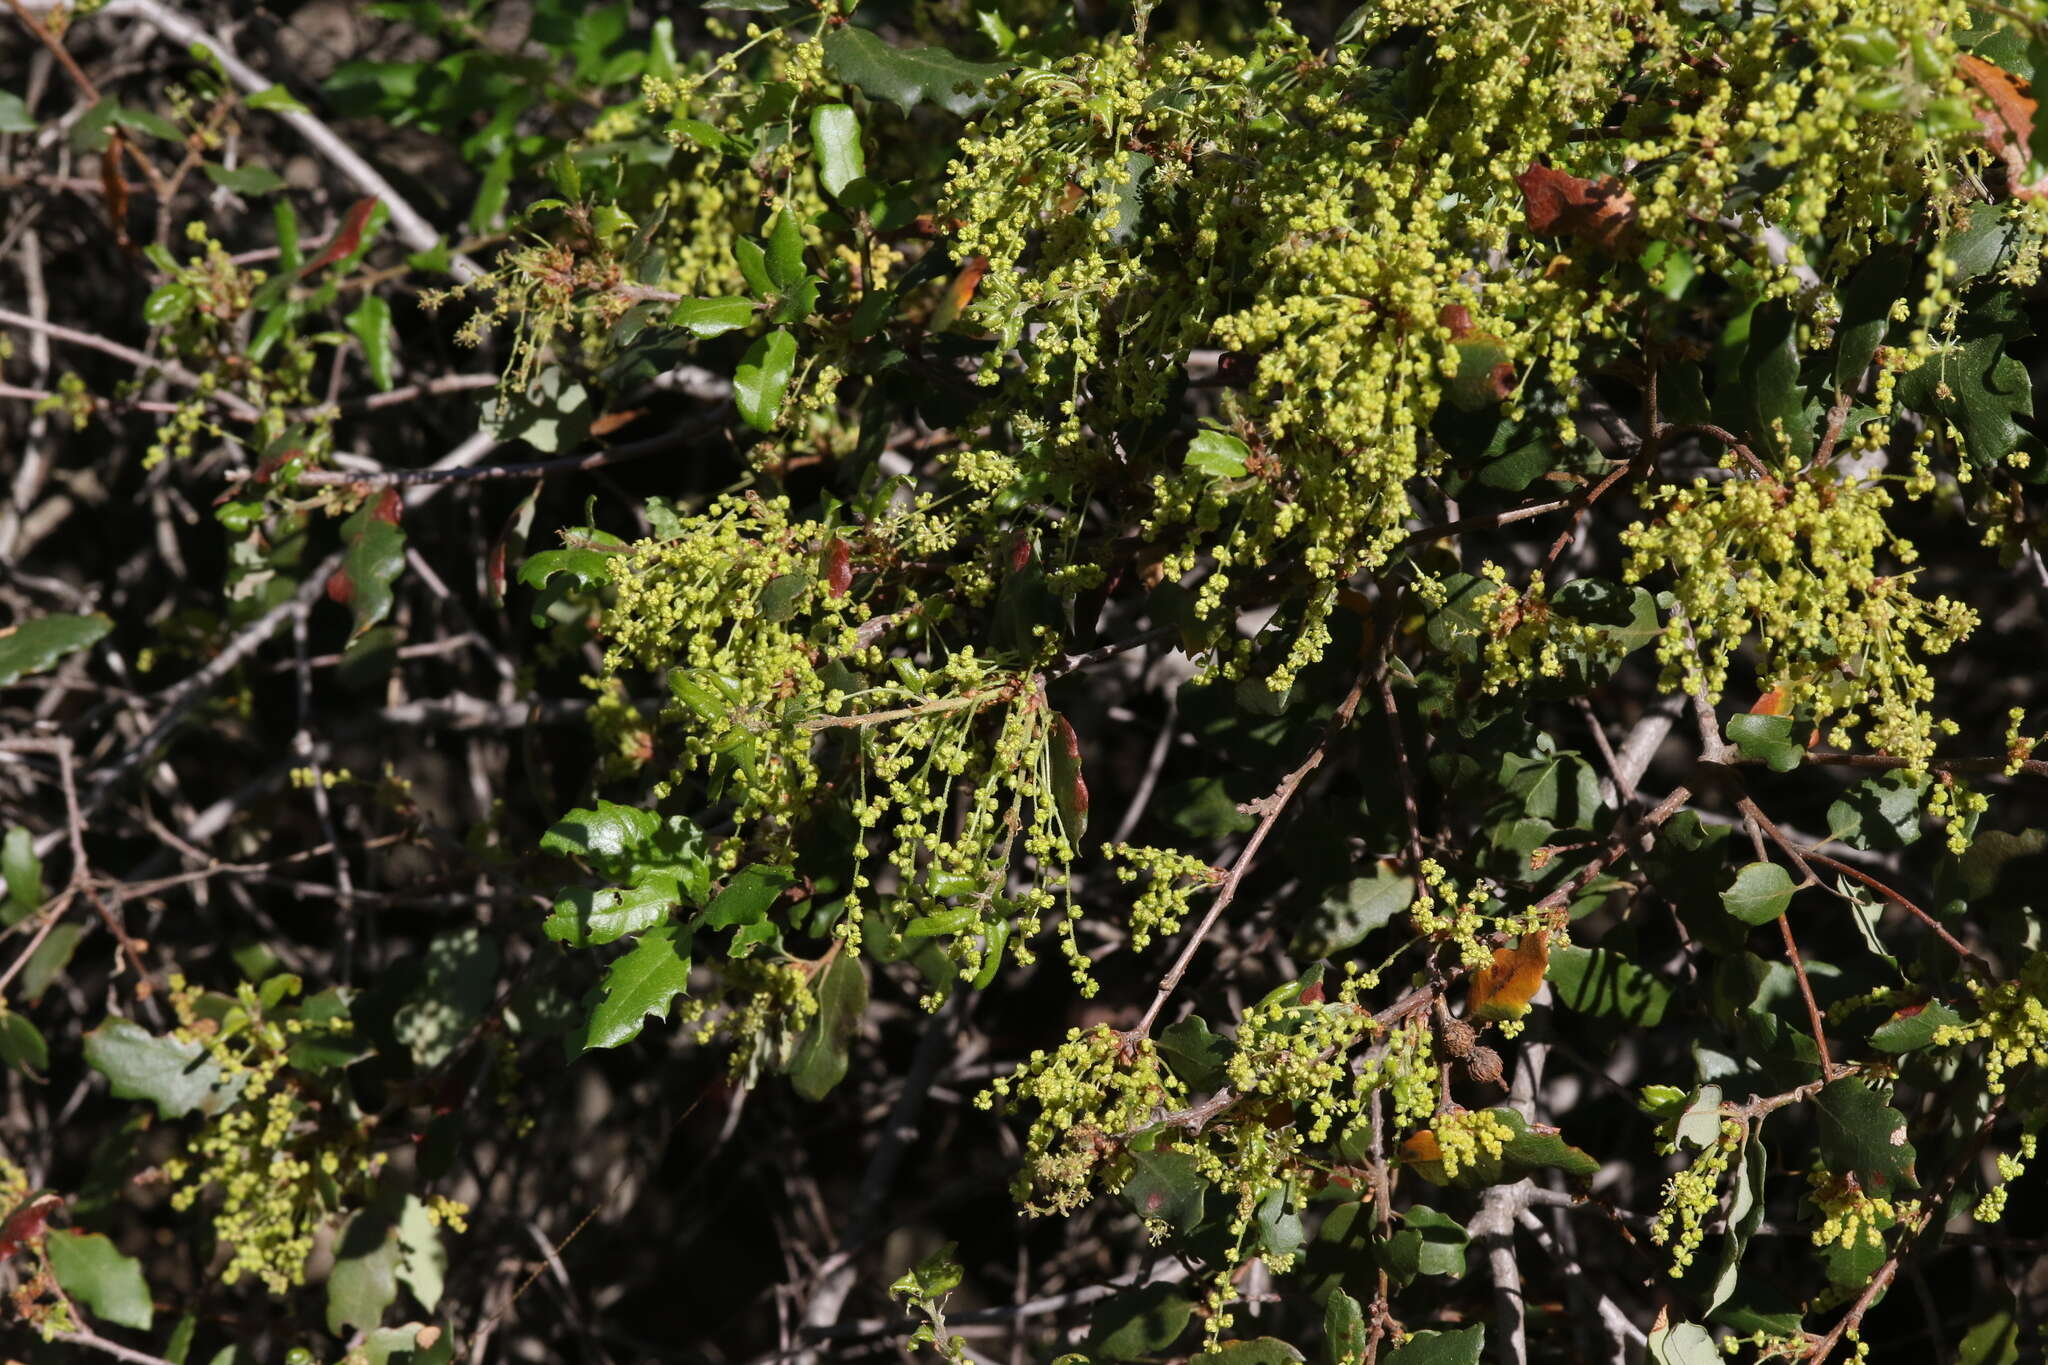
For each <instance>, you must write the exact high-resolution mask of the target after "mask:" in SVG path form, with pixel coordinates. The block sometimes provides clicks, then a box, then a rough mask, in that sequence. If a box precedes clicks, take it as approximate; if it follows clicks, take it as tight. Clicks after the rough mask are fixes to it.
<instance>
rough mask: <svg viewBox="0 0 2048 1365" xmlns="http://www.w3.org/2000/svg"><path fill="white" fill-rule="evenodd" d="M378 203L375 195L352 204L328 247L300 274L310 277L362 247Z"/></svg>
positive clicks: (301, 268) (309, 262)
mask: <svg viewBox="0 0 2048 1365" xmlns="http://www.w3.org/2000/svg"><path fill="white" fill-rule="evenodd" d="M377 203H378V201H377V199H376V197H375V196H374V195H373V196H371V197H369V198H365V199H358V200H356V202H355V203H353V204H350V205H349V206H348V213H347V215H346V216H345V217H343V218H342V220H341V227H340V229H339V230H338V231H336V232H335V234H334V236H333V237H332V238H331V239H329V241H328V243H327V245H326V246H324V247H321V248H320V254H319V255H318V256H315V257H314V258H313V259H312V260H310V261H308V262H306V264H305V265H304V266H302V267H300V269H299V274H300V275H301V276H306V275H310V274H312V273H313V272H314V271H316V270H320V269H323V268H325V267H327V266H330V265H333V264H334V263H335V262H336V261H338V260H340V259H341V258H342V257H344V256H346V255H348V254H349V253H350V252H352V251H354V250H355V249H356V248H357V247H359V246H361V245H362V243H363V228H364V227H365V226H366V225H368V223H369V221H370V215H371V214H372V213H374V212H375V211H376V209H377Z"/></svg>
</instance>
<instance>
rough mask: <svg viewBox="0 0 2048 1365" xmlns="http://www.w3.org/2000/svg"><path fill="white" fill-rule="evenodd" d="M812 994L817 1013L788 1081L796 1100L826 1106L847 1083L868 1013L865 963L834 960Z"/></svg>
mask: <svg viewBox="0 0 2048 1365" xmlns="http://www.w3.org/2000/svg"><path fill="white" fill-rule="evenodd" d="M811 993H812V994H813V995H815V996H817V998H818V1012H817V1013H816V1014H815V1015H813V1016H811V1022H810V1024H809V1026H808V1027H806V1028H805V1029H804V1033H803V1037H801V1038H800V1039H798V1040H797V1045H796V1055H795V1056H794V1057H793V1058H792V1059H791V1060H790V1064H789V1079H790V1083H791V1084H792V1085H793V1086H794V1087H795V1088H796V1093H797V1094H799V1095H801V1096H803V1097H804V1098H805V1099H807V1100H821V1099H823V1098H825V1096H826V1095H827V1094H828V1093H830V1092H831V1090H832V1087H833V1086H835V1085H838V1084H839V1082H840V1081H841V1080H842V1079H843V1078H844V1077H845V1075H846V1056H847V1049H848V1048H849V1047H850V1046H851V1045H852V1042H853V1037H854V1034H855V1033H857V1032H858V1031H859V1029H860V1020H861V1016H862V1015H864V1014H866V1013H867V1008H868V978H867V973H866V972H865V971H864V970H863V969H862V967H861V965H860V959H859V958H857V957H854V956H852V955H851V954H849V953H835V954H833V956H832V960H831V961H830V962H828V963H826V964H825V966H824V968H823V969H822V970H821V971H820V972H819V973H818V978H817V980H815V981H813V982H812V983H811Z"/></svg>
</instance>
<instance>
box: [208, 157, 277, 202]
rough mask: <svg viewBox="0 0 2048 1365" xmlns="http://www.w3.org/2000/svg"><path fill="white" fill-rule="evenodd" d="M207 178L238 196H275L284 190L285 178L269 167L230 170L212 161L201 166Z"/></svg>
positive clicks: (242, 167)
mask: <svg viewBox="0 0 2048 1365" xmlns="http://www.w3.org/2000/svg"><path fill="white" fill-rule="evenodd" d="M200 169H202V170H204V171H205V172H206V178H207V179H208V180H211V181H212V182H213V183H214V184H216V185H219V186H221V187H222V188H223V189H230V190H233V191H234V192H235V193H236V194H275V193H276V192H277V191H279V190H281V189H283V188H284V177H283V176H281V175H279V174H278V173H277V172H276V171H273V170H271V169H270V167H268V166H237V167H235V168H234V169H233V170H229V169H228V168H227V167H225V166H216V165H214V164H213V163H212V162H211V161H209V162H206V163H205V164H204V165H203V166H201V168H200Z"/></svg>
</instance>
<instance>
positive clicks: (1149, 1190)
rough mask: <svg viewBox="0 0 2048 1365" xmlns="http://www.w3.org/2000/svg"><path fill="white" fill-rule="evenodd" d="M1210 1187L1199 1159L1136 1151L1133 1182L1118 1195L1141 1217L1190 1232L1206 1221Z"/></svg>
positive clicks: (1185, 1155)
mask: <svg viewBox="0 0 2048 1365" xmlns="http://www.w3.org/2000/svg"><path fill="white" fill-rule="evenodd" d="M1208 1188H1209V1182H1208V1181H1206V1180H1204V1179H1203V1178H1202V1176H1201V1173H1200V1172H1199V1171H1198V1170H1196V1168H1195V1159H1194V1158H1193V1157H1191V1156H1189V1155H1188V1154H1187V1153H1186V1152H1177V1151H1153V1152H1132V1153H1131V1176H1130V1179H1128V1180H1126V1181H1124V1186H1123V1188H1122V1189H1121V1190H1119V1191H1117V1193H1118V1195H1119V1196H1120V1197H1121V1198H1122V1199H1123V1201H1124V1203H1126V1204H1128V1205H1129V1206H1130V1208H1131V1212H1133V1213H1135V1214H1137V1215H1138V1216H1139V1217H1140V1218H1145V1219H1157V1220H1158V1221H1160V1222H1163V1223H1165V1224H1167V1225H1168V1226H1169V1227H1174V1228H1178V1229H1179V1230H1180V1231H1182V1232H1186V1231H1188V1230H1189V1229H1191V1228H1193V1227H1194V1226H1195V1224H1197V1223H1199V1222H1201V1221H1202V1199H1203V1195H1204V1194H1205V1193H1206V1192H1207V1191H1208Z"/></svg>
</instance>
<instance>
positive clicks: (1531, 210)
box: [1515, 162, 1636, 250]
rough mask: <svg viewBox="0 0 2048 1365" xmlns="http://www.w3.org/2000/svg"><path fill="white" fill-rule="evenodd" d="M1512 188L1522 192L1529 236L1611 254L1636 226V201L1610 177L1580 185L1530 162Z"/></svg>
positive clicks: (1572, 178)
mask: <svg viewBox="0 0 2048 1365" xmlns="http://www.w3.org/2000/svg"><path fill="white" fill-rule="evenodd" d="M1515 183H1516V184H1517V185H1520V186H1521V187H1522V206H1523V211H1524V212H1525V213H1526V214H1527V216H1528V225H1529V231H1531V232H1536V233H1543V234H1545V235H1557V236H1565V237H1577V238H1579V239H1580V240H1581V241H1584V242H1588V243H1591V244H1592V245H1594V246H1597V247H1602V248H1605V249H1608V250H1612V249H1614V248H1616V247H1619V246H1620V245H1621V244H1622V241H1623V239H1624V238H1625V237H1626V236H1627V234H1628V232H1629V230H1630V229H1631V228H1632V227H1634V225H1635V219H1636V201H1635V196H1634V195H1632V194H1630V193H1629V191H1628V190H1627V189H1625V188H1624V187H1623V186H1622V184H1621V182H1620V181H1618V180H1616V179H1615V178H1614V177H1613V176H1606V177H1603V178H1602V179H1600V180H1584V179H1581V178H1580V177H1578V176H1576V175H1570V174H1567V173H1566V172H1564V171H1560V170H1555V169H1553V168H1551V167H1549V166H1543V165H1539V164H1537V163H1535V162H1531V163H1529V169H1528V170H1526V171H1523V172H1522V173H1521V174H1520V175H1518V176H1516V177H1515Z"/></svg>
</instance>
